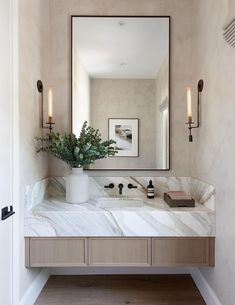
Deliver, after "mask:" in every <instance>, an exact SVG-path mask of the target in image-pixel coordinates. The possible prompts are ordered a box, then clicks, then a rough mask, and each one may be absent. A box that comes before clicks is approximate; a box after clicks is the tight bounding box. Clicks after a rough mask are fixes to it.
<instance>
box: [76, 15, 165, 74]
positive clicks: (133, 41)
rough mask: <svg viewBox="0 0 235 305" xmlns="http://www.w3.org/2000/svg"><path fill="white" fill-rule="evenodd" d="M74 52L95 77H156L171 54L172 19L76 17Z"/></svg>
mask: <svg viewBox="0 0 235 305" xmlns="http://www.w3.org/2000/svg"><path fill="white" fill-rule="evenodd" d="M73 52H78V55H79V58H80V61H81V63H82V64H83V66H84V68H85V69H86V71H87V72H88V74H89V75H90V77H92V78H143V79H144V78H146V79H152V78H156V76H157V74H158V71H159V69H160V67H161V64H162V62H163V61H164V59H165V58H166V56H168V54H169V19H168V18H164V17H160V18H157V17H153V18H140V17H135V18H125V17H124V18H120V17H108V18H107V17H74V18H73Z"/></svg>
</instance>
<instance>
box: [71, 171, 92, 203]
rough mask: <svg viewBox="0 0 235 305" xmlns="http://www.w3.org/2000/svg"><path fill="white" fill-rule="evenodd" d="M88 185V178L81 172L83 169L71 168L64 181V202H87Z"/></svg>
mask: <svg viewBox="0 0 235 305" xmlns="http://www.w3.org/2000/svg"><path fill="white" fill-rule="evenodd" d="M88 185H89V178H88V175H87V174H85V173H84V172H83V168H72V171H71V173H70V175H69V176H68V177H67V179H66V201H67V202H69V203H85V202H88V199H89V195H88Z"/></svg>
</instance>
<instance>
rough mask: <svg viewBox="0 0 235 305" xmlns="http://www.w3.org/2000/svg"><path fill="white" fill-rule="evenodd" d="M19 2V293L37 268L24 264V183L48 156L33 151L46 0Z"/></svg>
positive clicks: (44, 59)
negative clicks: (37, 84)
mask: <svg viewBox="0 0 235 305" xmlns="http://www.w3.org/2000/svg"><path fill="white" fill-rule="evenodd" d="M19 4H20V6H19V52H20V54H19V57H20V61H19V103H20V104H19V108H20V114H19V119H20V122H19V124H20V125H19V129H20V141H19V142H20V182H21V185H20V192H21V198H20V199H21V201H20V205H21V209H20V210H21V222H22V225H21V228H20V230H21V243H20V246H21V249H20V253H21V256H20V258H19V259H20V280H19V285H20V297H22V295H23V294H24V292H25V291H26V289H27V287H28V286H29V285H30V284H31V282H32V281H33V280H34V278H35V277H36V276H37V275H38V270H37V269H31V270H29V269H26V268H25V267H24V265H25V262H24V237H23V236H24V232H23V219H24V205H25V187H26V185H28V184H30V183H33V182H35V181H37V180H39V179H42V178H44V177H46V176H47V174H48V158H47V156H46V155H43V154H37V153H36V151H35V140H34V138H35V136H37V135H40V133H41V127H40V121H39V100H38V93H37V89H36V83H37V80H38V79H42V80H44V81H45V83H47V81H46V80H47V77H48V75H49V70H48V57H49V54H48V50H49V49H48V40H47V37H48V29H49V24H48V21H49V18H48V15H47V12H48V9H49V2H48V1H47V0H44V1H43V3H42V1H40V0H34V1H31V0H23V1H20V3H19Z"/></svg>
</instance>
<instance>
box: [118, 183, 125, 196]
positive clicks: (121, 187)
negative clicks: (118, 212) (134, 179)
mask: <svg viewBox="0 0 235 305" xmlns="http://www.w3.org/2000/svg"><path fill="white" fill-rule="evenodd" d="M123 186H124V185H123V184H122V183H119V184H118V188H119V195H122V189H123Z"/></svg>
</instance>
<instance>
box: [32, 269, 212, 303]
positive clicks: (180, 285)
mask: <svg viewBox="0 0 235 305" xmlns="http://www.w3.org/2000/svg"><path fill="white" fill-rule="evenodd" d="M122 304H123V305H126V304H131V305H206V303H205V302H204V301H203V299H202V296H201V295H200V292H199V291H198V289H197V287H196V285H195V284H194V282H193V280H192V278H191V276H190V275H117V276H116V275H115V276H113V275H103V276H100V275H95V276H51V277H50V279H49V280H48V282H47V284H46V286H45V287H44V289H43V290H42V292H41V294H40V296H39V298H38V300H37V301H36V303H35V305H122Z"/></svg>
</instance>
